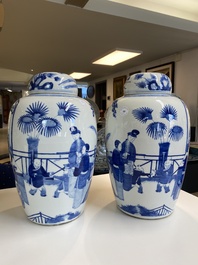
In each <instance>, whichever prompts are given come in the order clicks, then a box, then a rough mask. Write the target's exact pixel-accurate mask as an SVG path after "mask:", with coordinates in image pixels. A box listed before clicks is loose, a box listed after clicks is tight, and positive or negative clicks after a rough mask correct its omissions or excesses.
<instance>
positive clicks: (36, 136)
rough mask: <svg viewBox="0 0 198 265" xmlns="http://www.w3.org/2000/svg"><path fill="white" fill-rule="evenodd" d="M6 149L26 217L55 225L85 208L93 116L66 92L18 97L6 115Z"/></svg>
mask: <svg viewBox="0 0 198 265" xmlns="http://www.w3.org/2000/svg"><path fill="white" fill-rule="evenodd" d="M8 132H9V152H10V158H11V163H12V166H13V169H14V173H15V180H16V186H17V189H18V192H19V195H20V198H21V201H22V204H23V207H24V210H25V212H26V214H27V216H28V218H29V219H30V220H31V221H33V222H35V223H39V224H44V225H55V224H61V223H66V222H69V221H71V220H74V219H75V218H77V217H78V216H79V215H80V214H81V213H82V212H83V210H84V207H85V202H86V199H87V194H88V191H89V187H90V183H91V177H92V174H93V169H94V160H95V148H96V141H97V135H96V118H95V114H94V112H93V110H92V109H91V106H90V104H89V103H88V102H87V101H85V100H83V99H82V98H79V97H77V96H67V93H65V92H64V93H62V94H51V93H50V92H49V91H48V93H45V92H43V93H40V94H32V95H30V96H27V97H24V98H21V99H20V100H19V101H17V102H16V103H15V104H14V105H13V106H12V109H11V112H10V117H9V130H8Z"/></svg>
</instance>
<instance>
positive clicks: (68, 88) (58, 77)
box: [28, 72, 78, 96]
mask: <svg viewBox="0 0 198 265" xmlns="http://www.w3.org/2000/svg"><path fill="white" fill-rule="evenodd" d="M28 88H29V94H43V93H46V94H63V93H64V94H65V93H66V95H68V96H77V95H78V87H77V84H76V81H75V80H74V79H73V78H72V77H71V76H69V75H67V74H62V73H57V72H43V73H39V74H37V75H35V76H33V78H32V79H31V80H30V82H29V85H28Z"/></svg>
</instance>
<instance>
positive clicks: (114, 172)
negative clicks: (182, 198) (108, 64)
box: [105, 92, 190, 219]
mask: <svg viewBox="0 0 198 265" xmlns="http://www.w3.org/2000/svg"><path fill="white" fill-rule="evenodd" d="M189 128H190V120H189V115H188V110H187V108H186V106H185V104H184V103H183V102H182V101H181V100H180V99H179V98H177V97H175V96H171V95H170V94H163V93H161V94H156V93H152V92H151V93H150V94H149V93H147V94H144V93H141V94H138V93H135V94H133V95H125V96H124V97H122V98H119V99H118V100H116V101H114V103H113V104H112V106H111V107H110V108H109V110H108V113H107V121H106V133H105V134H106V147H107V154H108V162H109V170H110V178H111V183H112V188H113V191H114V195H115V198H116V202H117V205H118V207H119V208H120V210H122V211H123V212H125V213H127V214H129V215H132V216H135V217H139V218H146V219H157V218H162V217H166V216H168V215H170V214H171V213H172V212H173V209H174V206H175V202H176V200H177V198H178V195H179V191H180V189H181V186H182V182H183V178H184V174H185V169H186V164H187V157H188V150H189V141H190V140H189V139H190V137H189Z"/></svg>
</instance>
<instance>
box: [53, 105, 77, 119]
mask: <svg viewBox="0 0 198 265" xmlns="http://www.w3.org/2000/svg"><path fill="white" fill-rule="evenodd" d="M57 106H58V107H59V110H58V115H59V116H63V119H64V121H69V120H71V119H75V118H76V117H77V116H78V114H79V110H78V108H77V107H76V106H74V105H73V104H71V103H69V102H60V103H57Z"/></svg>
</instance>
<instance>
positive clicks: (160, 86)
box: [124, 72, 172, 95]
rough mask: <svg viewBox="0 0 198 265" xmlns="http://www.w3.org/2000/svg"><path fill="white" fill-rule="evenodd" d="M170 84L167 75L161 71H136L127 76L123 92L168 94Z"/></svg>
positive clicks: (170, 87) (127, 93) (170, 88)
mask: <svg viewBox="0 0 198 265" xmlns="http://www.w3.org/2000/svg"><path fill="white" fill-rule="evenodd" d="M171 91H172V84H171V81H170V79H169V77H168V76H167V75H165V74H162V73H151V72H146V73H138V74H134V75H131V76H129V77H128V78H127V80H126V82H125V84H124V94H125V95H129V94H130V95H131V94H137V93H145V94H150V93H151V94H152V93H153V92H155V93H166V94H170V93H171Z"/></svg>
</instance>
